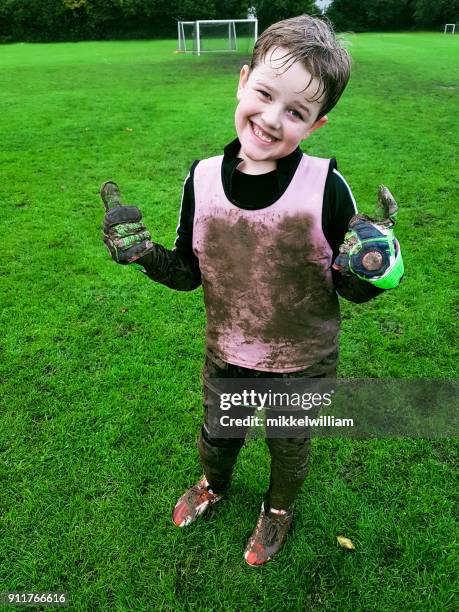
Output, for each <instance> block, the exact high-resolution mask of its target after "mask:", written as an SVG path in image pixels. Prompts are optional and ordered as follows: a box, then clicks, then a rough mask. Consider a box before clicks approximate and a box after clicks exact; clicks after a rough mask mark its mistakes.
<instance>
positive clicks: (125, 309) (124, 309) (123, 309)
mask: <svg viewBox="0 0 459 612" xmlns="http://www.w3.org/2000/svg"><path fill="white" fill-rule="evenodd" d="M127 311H128V309H127V308H120V312H123V313H124V312H127Z"/></svg>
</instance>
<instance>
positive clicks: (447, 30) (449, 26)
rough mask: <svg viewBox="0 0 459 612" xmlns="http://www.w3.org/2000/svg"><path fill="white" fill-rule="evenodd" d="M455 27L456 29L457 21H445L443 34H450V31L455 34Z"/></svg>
mask: <svg viewBox="0 0 459 612" xmlns="http://www.w3.org/2000/svg"><path fill="white" fill-rule="evenodd" d="M455 29H456V24H455V23H445V30H444V32H443V34H449V33H450V32H451V34H454V31H455Z"/></svg>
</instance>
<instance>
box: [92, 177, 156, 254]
mask: <svg viewBox="0 0 459 612" xmlns="http://www.w3.org/2000/svg"><path fill="white" fill-rule="evenodd" d="M100 196H101V198H102V201H103V203H104V207H105V217H104V222H103V225H102V231H103V240H104V242H105V245H106V247H107V249H108V252H109V253H110V255H111V257H112V258H113V259H114V260H115V261H116V262H117V263H119V264H129V263H133V262H135V261H137V260H138V259H140V258H141V257H143V256H144V255H146V254H147V253H149V252H150V251H151V250H152V249H153V248H154V245H153V243H152V242H151V235H150V232H149V231H148V230H147V228H146V227H145V225H144V224H143V223H142V213H141V212H140V210H139V209H138V208H137V206H123V205H122V204H121V194H120V190H119V188H118V185H117V184H116V183H113V182H112V181H107V182H106V183H104V184H103V185H102V187H101V188H100Z"/></svg>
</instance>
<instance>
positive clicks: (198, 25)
mask: <svg viewBox="0 0 459 612" xmlns="http://www.w3.org/2000/svg"><path fill="white" fill-rule="evenodd" d="M257 37H258V21H257V20H256V19H222V20H220V21H218V20H204V21H179V22H178V51H179V52H181V53H196V54H197V55H200V54H201V53H206V52H209V51H220V52H222V51H232V52H240V53H250V52H251V51H252V48H253V45H254V44H255V41H256V40H257Z"/></svg>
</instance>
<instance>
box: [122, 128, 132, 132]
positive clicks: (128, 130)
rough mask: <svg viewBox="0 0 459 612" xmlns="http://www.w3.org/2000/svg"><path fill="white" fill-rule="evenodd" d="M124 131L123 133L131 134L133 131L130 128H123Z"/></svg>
mask: <svg viewBox="0 0 459 612" xmlns="http://www.w3.org/2000/svg"><path fill="white" fill-rule="evenodd" d="M124 131H125V132H133V129H132V128H124Z"/></svg>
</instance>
